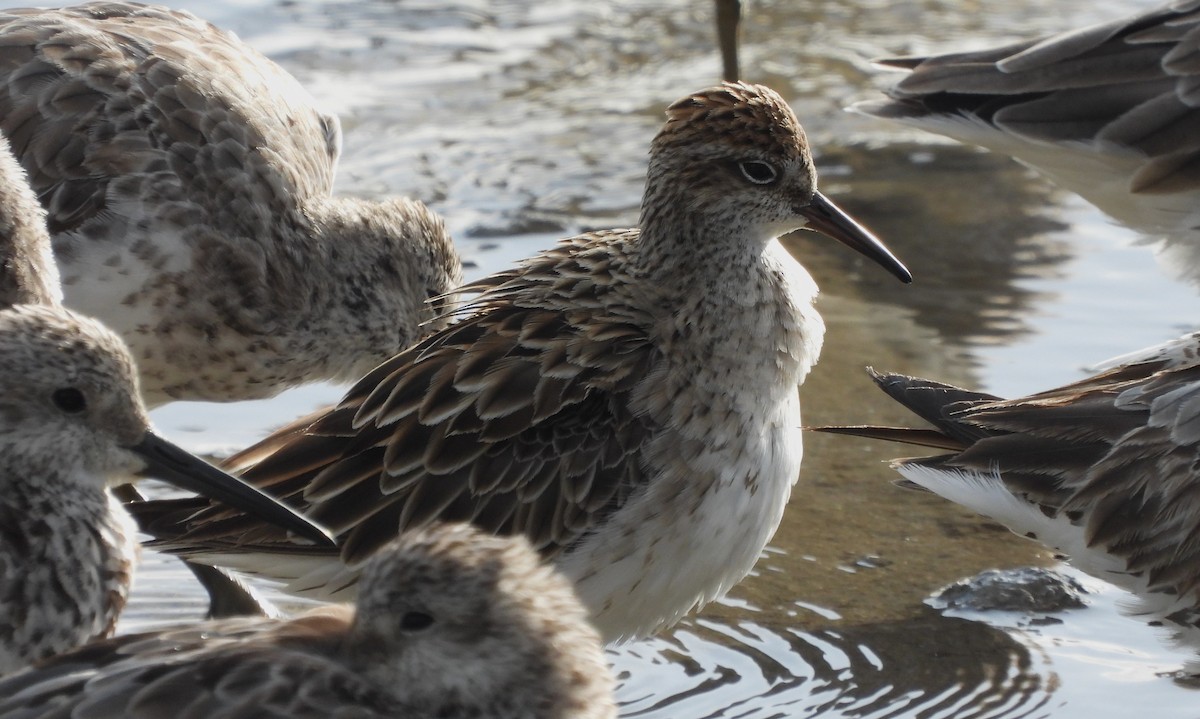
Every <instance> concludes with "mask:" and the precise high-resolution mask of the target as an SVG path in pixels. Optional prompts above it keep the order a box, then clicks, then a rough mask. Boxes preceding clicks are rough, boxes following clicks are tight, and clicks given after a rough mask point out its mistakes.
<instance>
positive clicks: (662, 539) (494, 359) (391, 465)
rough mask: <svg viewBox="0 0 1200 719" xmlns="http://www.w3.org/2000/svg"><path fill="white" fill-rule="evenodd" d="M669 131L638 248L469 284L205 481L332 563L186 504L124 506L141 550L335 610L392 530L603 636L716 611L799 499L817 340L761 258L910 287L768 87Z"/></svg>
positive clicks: (549, 258) (559, 250)
mask: <svg viewBox="0 0 1200 719" xmlns="http://www.w3.org/2000/svg"><path fill="white" fill-rule="evenodd" d="M667 115H668V121H667V123H666V125H665V126H664V128H663V130H662V131H661V132H660V133H659V135H658V137H657V138H656V139H655V141H654V143H653V145H652V149H651V157H650V169H649V174H648V179H647V185H646V193H645V197H644V200H643V211H642V217H641V222H640V227H639V228H638V229H627V230H608V231H602V232H594V233H589V234H586V235H581V236H579V237H574V238H570V239H567V240H563V241H561V242H560V243H559V244H558V245H556V246H555V247H553V248H551V249H549V250H547V251H545V252H542V253H540V254H538V255H536V256H534V257H532V258H530V259H528V260H525V261H524V262H521V263H520V264H519V265H518V266H517V267H516V268H514V269H511V270H508V271H506V272H501V273H498V274H496V275H493V276H491V277H489V278H486V279H483V280H480V281H478V282H475V283H472V284H470V285H468V286H467V287H466V288H465V290H466V291H467V292H478V293H479V295H478V297H476V298H475V299H473V300H471V301H470V302H469V303H467V304H466V305H464V306H462V307H460V308H458V310H457V311H456V312H455V316H456V319H457V321H456V322H455V323H453V324H451V325H450V326H449V327H447V328H445V329H443V330H441V331H439V332H437V333H435V334H433V335H432V336H431V337H429V338H428V339H426V340H424V341H422V342H421V343H419V344H417V345H415V346H414V347H412V348H411V349H408V350H406V351H405V352H403V353H401V354H400V355H398V356H396V357H395V358H393V359H391V360H389V361H387V362H385V363H383V364H382V365H380V366H379V367H378V368H376V369H375V370H373V371H372V372H370V373H369V374H367V375H366V376H365V377H364V378H363V379H362V380H360V381H359V382H358V384H357V385H356V386H355V387H354V388H352V389H351V390H350V392H349V393H348V394H347V395H346V396H345V398H344V399H343V400H342V401H341V402H340V403H339V404H338V406H336V407H335V408H333V409H331V410H329V411H327V412H321V413H318V414H317V415H316V416H315V417H310V418H306V419H305V420H302V421H300V422H297V423H296V424H294V425H293V426H291V427H288V428H284V429H282V430H279V431H278V432H276V433H275V434H274V435H272V436H271V437H268V438H267V439H265V440H263V441H262V442H260V443H259V444H258V445H256V446H254V447H251V448H249V449H247V450H245V451H244V452H242V453H240V454H238V455H237V456H235V457H233V458H231V459H230V460H229V461H228V463H227V464H226V466H228V467H230V468H232V469H237V470H239V471H241V472H242V473H243V476H244V477H245V478H246V479H247V480H248V481H251V482H254V483H256V484H257V485H259V486H261V487H263V488H265V489H268V490H269V491H271V492H272V493H274V494H276V495H278V496H281V497H285V498H287V499H288V500H289V501H292V502H294V503H296V505H297V506H299V507H302V508H303V509H304V511H306V512H308V513H310V515H311V516H312V517H314V518H320V521H323V522H328V523H330V525H331V526H332V527H334V529H335V531H336V532H337V533H338V534H339V537H340V539H341V540H342V552H341V554H340V556H333V555H332V554H331V553H329V552H327V551H316V552H314V551H312V550H310V549H308V548H305V547H303V546H297V545H295V544H294V543H291V542H288V541H286V540H285V539H284V538H282V537H281V536H279V535H278V534H276V533H274V532H271V531H270V530H267V529H264V528H262V527H260V526H259V525H258V524H257V523H256V522H248V521H246V520H245V518H243V517H239V516H230V515H227V514H226V513H224V512H221V511H217V510H207V511H204V512H201V513H200V514H198V515H196V514H194V512H195V510H196V509H198V508H200V507H198V506H197V505H196V504H195V503H191V502H187V501H184V502H180V503H174V504H173V503H170V502H166V503H163V502H152V503H147V504H144V505H140V506H138V507H136V508H134V511H135V512H136V514H137V516H138V517H139V519H140V521H142V522H143V525H144V526H145V527H146V528H147V529H148V530H149V531H150V532H151V533H152V534H155V535H156V536H158V537H159V538H160V539H161V540H163V541H162V542H160V546H165V547H167V548H169V549H170V550H171V551H175V552H178V553H180V554H182V555H184V556H187V557H190V558H194V559H198V560H200V561H204V562H210V563H215V564H218V565H222V566H232V567H235V568H242V569H246V570H248V571H251V572H255V573H259V574H265V575H266V576H271V577H275V578H279V579H283V580H285V581H287V582H288V586H287V589H289V590H290V591H296V592H300V593H309V594H312V595H314V596H318V597H334V598H336V597H339V596H352V594H353V591H354V581H355V578H356V576H357V573H358V567H359V566H360V563H361V561H362V560H363V558H364V557H366V556H368V555H369V554H370V553H371V552H372V551H373V550H374V549H375V548H377V547H378V546H380V545H381V544H382V543H384V542H386V541H388V540H389V539H390V538H391V537H393V536H395V534H396V533H397V532H398V531H401V530H403V529H406V528H409V527H414V526H420V525H422V524H424V523H426V522H428V521H430V520H432V519H434V518H440V519H451V520H464V521H471V522H472V523H474V524H476V525H478V526H481V527H483V528H486V529H488V530H489V531H493V532H497V533H500V534H516V533H519V534H523V535H525V536H526V537H528V538H529V539H530V540H531V541H532V542H533V544H534V546H535V547H536V548H537V549H538V550H539V551H540V552H542V553H543V554H544V555H545V556H547V557H551V558H553V559H554V560H555V561H556V563H557V565H558V566H559V568H560V569H562V570H563V571H564V572H565V573H566V574H567V576H569V577H570V578H572V579H573V580H574V581H575V582H576V583H577V586H578V587H579V591H580V594H581V596H582V597H583V599H584V602H585V603H586V604H587V605H588V607H589V608H590V609H591V611H592V613H593V617H594V619H595V621H596V622H597V625H598V626H599V628H600V629H601V632H602V634H604V636H605V637H606V638H607V639H618V638H624V637H631V636H638V635H641V634H645V633H648V632H650V631H654V630H655V629H657V628H658V627H660V626H663V625H665V624H669V623H672V622H674V621H676V620H677V619H678V618H679V617H681V616H682V615H683V614H684V613H686V612H687V611H689V610H691V609H692V608H693V607H695V606H697V605H701V604H703V603H705V602H707V601H709V600H711V599H712V598H714V597H716V596H720V595H721V594H723V593H724V592H725V591H726V590H727V589H728V588H729V587H730V586H732V584H733V583H735V582H736V581H737V580H738V579H740V578H741V577H742V576H743V575H744V574H745V573H746V572H747V571H749V569H750V567H751V566H752V565H753V563H754V561H755V559H756V558H757V556H758V553H759V551H760V550H761V549H762V547H763V545H764V544H765V542H766V541H767V540H768V539H769V538H770V536H771V534H772V533H773V532H774V529H775V527H776V526H777V525H778V523H779V520H780V517H781V514H782V511H783V505H784V503H785V501H786V499H787V496H788V494H789V492H790V487H791V485H792V483H793V482H794V481H795V480H796V477H797V474H798V470H799V459H800V442H799V436H798V428H799V400H798V398H797V396H796V386H797V385H798V384H799V383H800V382H801V381H803V379H804V377H805V375H806V374H807V372H808V369H809V367H810V366H811V365H812V363H813V362H814V361H815V360H816V357H817V354H818V352H819V349H820V343H821V337H822V335H823V331H824V325H823V324H822V323H821V320H820V318H819V316H817V314H816V312H815V311H814V310H813V308H812V305H811V303H812V299H813V296H814V295H815V293H816V287H815V285H814V284H813V283H812V280H811V278H810V277H809V276H808V274H807V273H806V272H805V271H804V269H803V268H802V267H800V266H799V265H798V264H797V263H796V262H795V261H794V260H793V259H791V258H790V257H789V256H788V255H787V254H786V252H785V251H784V250H783V249H782V247H781V246H780V245H779V244H778V243H777V242H775V241H774V239H773V238H774V237H775V236H776V235H778V234H779V233H781V232H784V231H787V230H790V229H794V228H796V227H801V226H805V225H806V224H808V225H815V226H817V227H819V228H821V229H822V230H824V231H826V232H827V233H830V234H831V236H833V237H835V238H837V239H840V240H842V241H843V242H846V243H847V244H850V245H851V246H854V247H855V248H856V249H859V250H860V251H862V252H864V253H865V254H867V255H868V256H870V257H872V258H873V259H875V260H876V261H878V262H880V263H881V264H883V265H884V266H885V267H887V268H888V269H890V270H891V271H893V272H894V273H895V274H897V275H898V276H900V277H902V278H904V279H907V278H908V275H907V271H906V270H904V268H903V266H902V265H900V264H899V262H898V261H896V260H895V258H894V257H892V256H891V255H890V253H888V252H887V250H886V249H885V248H883V246H882V245H881V244H880V243H879V242H878V240H876V239H875V238H874V237H873V236H871V235H870V234H869V233H868V232H867V231H866V230H864V229H862V228H861V226H859V225H857V224H855V223H854V222H853V221H852V220H850V219H849V218H848V217H846V216H845V215H843V214H841V213H840V211H838V210H837V209H836V207H835V206H833V205H832V203H830V202H829V201H828V200H827V199H825V198H824V197H823V196H822V195H820V193H819V192H817V191H816V189H815V186H814V184H813V183H814V181H815V173H814V171H813V166H812V159H811V155H810V153H809V150H808V147H807V141H806V139H805V138H804V135H803V132H802V131H801V130H800V127H799V124H798V123H797V122H796V120H795V117H794V115H792V113H791V110H790V109H789V108H788V107H787V105H786V103H784V102H783V100H782V99H781V98H779V96H778V95H777V94H775V93H774V92H772V91H771V90H769V89H767V88H764V87H761V86H753V85H742V84H726V85H723V86H720V87H715V88H709V89H706V90H704V91H701V92H698V93H695V94H693V95H690V96H688V97H686V98H683V99H682V100H679V101H678V102H676V103H674V104H672V105H671V106H670V107H669V108H668V111H667ZM181 534H182V535H184V536H181ZM268 557H269V559H267V558H268Z"/></svg>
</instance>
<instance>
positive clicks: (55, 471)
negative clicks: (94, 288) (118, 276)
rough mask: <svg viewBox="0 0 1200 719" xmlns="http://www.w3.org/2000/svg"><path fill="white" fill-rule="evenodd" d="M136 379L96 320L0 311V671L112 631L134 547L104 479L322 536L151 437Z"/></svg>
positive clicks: (43, 311) (32, 308)
mask: <svg viewBox="0 0 1200 719" xmlns="http://www.w3.org/2000/svg"><path fill="white" fill-rule="evenodd" d="M134 371H135V370H134V365H133V361H132V360H131V359H130V357H129V353H128V351H127V350H126V349H125V345H124V344H123V343H122V342H121V340H120V338H119V337H117V336H116V335H115V334H113V333H112V332H110V331H108V330H107V329H106V328H105V327H104V326H103V325H101V324H100V323H98V322H95V321H93V320H89V319H86V318H83V317H80V316H77V315H74V314H73V313H70V312H67V311H65V310H62V309H60V308H57V307H53V306H43V305H15V306H13V307H10V308H7V309H4V310H0V617H3V618H4V620H3V621H2V622H0V673H3V672H7V671H12V670H14V669H17V668H19V667H22V666H24V665H25V664H27V663H29V662H30V661H33V660H36V659H41V658H44V657H47V656H50V655H52V654H56V653H58V652H62V651H64V650H67V649H70V648H72V647H74V646H77V645H79V644H82V643H83V642H85V641H87V640H89V639H93V638H96V637H102V636H106V635H108V634H109V633H110V632H111V631H112V629H113V626H114V624H115V622H116V619H117V615H118V614H119V613H120V611H121V608H122V607H123V606H124V604H125V598H126V595H127V593H128V591H129V583H130V579H131V573H132V570H133V562H134V559H135V557H136V549H137V544H136V539H135V534H136V530H135V528H134V526H133V524H132V523H131V522H130V520H129V517H128V515H127V514H126V513H125V512H124V510H122V509H121V507H120V505H119V504H118V503H117V501H116V500H115V499H114V498H113V497H112V496H111V494H110V493H109V490H108V485H109V483H110V482H114V481H120V482H124V481H128V480H129V478H130V477H131V476H134V475H142V476H152V477H156V478H158V479H163V480H166V481H169V482H171V483H173V484H176V485H178V486H180V487H182V488H184V489H187V490H190V491H193V492H200V493H202V494H204V495H206V496H209V497H213V498H216V499H218V500H219V501H222V502H229V503H230V504H231V505H233V506H237V507H241V508H244V509H246V510H247V511H250V512H252V513H253V514H255V515H257V516H260V517H262V518H263V519H264V520H266V521H268V522H277V523H279V524H280V526H283V527H287V528H288V529H290V530H293V531H300V532H304V533H306V534H307V535H308V536H309V537H310V538H317V539H320V538H321V536H322V535H321V534H320V532H319V530H317V528H315V527H314V526H313V525H312V524H311V523H309V522H307V521H305V520H303V519H302V518H300V517H299V516H298V515H296V514H294V513H293V512H292V511H291V510H289V509H287V508H285V507H283V506H282V505H279V504H276V503H275V502H274V500H272V499H270V498H269V497H267V496H266V495H264V494H262V493H260V492H259V491H258V490H256V489H254V488H252V487H250V486H247V485H245V484H243V483H242V482H241V481H239V480H237V479H235V478H233V477H230V476H228V475H226V474H224V473H223V472H221V471H219V470H218V469H216V468H215V467H213V466H211V465H209V464H207V463H205V462H204V461H202V460H200V459H197V458H195V457H193V456H191V455H190V454H187V453H186V452H184V451H183V450H181V449H179V448H177V447H176V446H174V445H172V444H170V443H169V442H167V441H166V440H163V439H161V438H159V437H158V436H157V435H156V434H154V432H152V431H151V430H150V427H149V423H148V420H147V418H146V413H145V408H144V407H143V406H142V403H141V400H140V399H139V398H138V395H137V380H136V377H135V376H134Z"/></svg>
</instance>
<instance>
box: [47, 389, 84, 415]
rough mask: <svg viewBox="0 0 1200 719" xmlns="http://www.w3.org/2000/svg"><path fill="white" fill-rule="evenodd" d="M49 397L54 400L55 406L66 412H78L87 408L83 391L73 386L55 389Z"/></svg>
mask: <svg viewBox="0 0 1200 719" xmlns="http://www.w3.org/2000/svg"><path fill="white" fill-rule="evenodd" d="M50 399H51V400H53V401H54V406H55V407H58V408H59V409H61V410H62V411H64V412H66V413H67V414H78V413H80V412H82V411H83V410H85V409H87V399H86V398H85V397H84V396H83V392H80V391H79V390H78V389H75V388H74V387H63V388H62V389H56V390H54V394H53V395H51V397H50Z"/></svg>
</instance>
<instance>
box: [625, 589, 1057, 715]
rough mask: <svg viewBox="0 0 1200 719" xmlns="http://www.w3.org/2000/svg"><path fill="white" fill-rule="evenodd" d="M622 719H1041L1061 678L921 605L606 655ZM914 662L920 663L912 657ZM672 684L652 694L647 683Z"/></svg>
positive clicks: (699, 626) (1022, 650) (979, 628)
mask: <svg viewBox="0 0 1200 719" xmlns="http://www.w3.org/2000/svg"><path fill="white" fill-rule="evenodd" d="M610 654H611V655H614V659H613V661H614V663H615V665H616V666H617V667H620V668H621V669H622V670H623V671H622V672H621V674H622V675H624V678H623V680H622V681H620V682H619V684H618V688H617V697H618V699H619V700H620V702H621V714H622V716H638V717H647V719H666V718H667V717H670V718H672V719H674V718H675V717H714V718H715V717H732V716H740V715H742V714H744V713H745V708H746V707H748V706H751V707H754V710H755V711H754V712H753V716H763V717H767V716H780V717H783V716H786V717H822V718H830V719H833V718H835V717H845V718H849V717H897V718H898V717H955V719H984V718H985V717H987V718H989V719H1003V718H1004V717H1009V718H1012V719H1015V718H1016V717H1039V716H1044V711H1043V712H1042V713H1039V709H1044V708H1045V707H1046V706H1048V705H1050V702H1052V701H1053V700H1054V694H1055V692H1056V691H1057V690H1058V689H1059V684H1060V682H1059V681H1058V680H1057V678H1056V677H1054V676H1053V671H1054V667H1053V666H1049V662H1048V661H1047V657H1046V656H1045V655H1044V654H1043V653H1041V652H1031V651H1030V648H1029V646H1027V645H1026V644H1024V643H1023V640H1022V638H1021V636H1020V635H1019V634H1016V635H1013V634H1010V633H1009V632H1007V631H1005V630H1004V629H1000V628H997V627H993V626H989V625H988V624H986V623H984V622H979V621H971V620H967V619H960V618H957V617H948V616H943V615H940V614H938V613H936V612H935V611H934V610H932V609H929V608H927V607H921V608H918V609H917V613H916V616H914V617H911V618H906V619H900V620H894V621H886V622H871V623H865V624H857V623H852V622H841V621H838V622H835V623H834V625H833V626H832V627H829V628H821V629H802V628H801V627H798V626H795V625H794V624H793V622H792V621H788V620H783V621H778V622H775V621H770V622H763V623H758V622H754V621H738V622H737V623H735V624H732V625H728V626H727V625H723V624H720V623H718V622H714V621H701V622H693V623H690V624H687V625H685V626H683V627H680V628H678V629H676V630H675V631H674V632H672V634H671V636H670V637H655V638H652V639H648V640H645V641H642V642H638V643H637V644H635V645H632V646H630V647H628V648H626V647H620V648H617V649H615V650H610ZM914 657H920V661H914V660H913V658H914ZM664 686H665V687H671V688H672V691H671V695H670V696H665V697H664V696H663V694H662V692H661V690H660V691H654V690H653V688H660V687H664Z"/></svg>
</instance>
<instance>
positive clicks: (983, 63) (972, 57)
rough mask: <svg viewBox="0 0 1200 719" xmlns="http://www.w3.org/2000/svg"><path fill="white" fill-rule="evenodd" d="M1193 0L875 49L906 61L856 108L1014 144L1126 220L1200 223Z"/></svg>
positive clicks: (983, 141)
mask: <svg viewBox="0 0 1200 719" xmlns="http://www.w3.org/2000/svg"><path fill="white" fill-rule="evenodd" d="M1198 24H1200V2H1196V0H1175V1H1173V2H1170V3H1167V4H1165V5H1163V6H1161V7H1158V8H1155V9H1152V10H1148V11H1143V12H1140V13H1137V14H1135V15H1132V16H1129V17H1125V18H1122V19H1119V20H1116V21H1113V22H1107V23H1103V24H1100V25H1094V26H1091V27H1086V28H1083V29H1079V30H1074V31H1071V32H1065V33H1063V34H1060V35H1054V36H1050V37H1043V38H1038V39H1034V40H1028V41H1025V42H1019V43H1015V44H1012V45H1006V46H1003V47H997V48H991V49H987V50H980V51H975V52H962V53H953V54H947V55H938V56H933V57H908V58H893V59H888V60H882V61H881V62H882V63H883V64H884V65H888V66H891V67H895V68H901V69H904V70H909V71H910V73H909V74H908V75H907V76H906V77H904V78H903V79H902V80H901V81H900V82H898V83H897V84H896V85H895V86H894V87H892V88H891V89H889V90H888V94H889V95H890V96H891V99H890V100H882V101H871V102H864V103H860V104H857V105H855V106H854V108H853V109H855V110H859V111H862V112H865V113H867V114H870V115H874V116H877V117H882V118H886V119H889V120H896V121H898V122H902V123H905V124H909V125H913V126H915V127H919V128H921V129H923V130H929V131H931V132H936V133H939V134H943V135H948V136H950V137H953V138H955V139H957V140H961V141H964V142H968V143H972V144H977V145H982V146H983V147H986V148H989V149H991V150H995V151H997V152H1002V153H1004V154H1008V155H1012V156H1013V157H1016V158H1017V159H1019V160H1021V161H1022V162H1024V163H1026V164H1028V165H1030V166H1032V167H1034V168H1035V169H1037V170H1039V171H1041V172H1042V173H1044V174H1045V175H1047V176H1048V177H1050V179H1052V180H1053V181H1055V182H1057V183H1058V184H1060V185H1062V186H1063V187H1065V188H1067V189H1069V190H1071V191H1072V192H1075V193H1077V194H1079V195H1081V196H1083V197H1084V199H1086V200H1088V201H1089V202H1091V203H1093V204H1095V205H1096V206H1097V207H1099V208H1100V209H1101V210H1103V211H1105V212H1106V213H1108V214H1109V215H1111V216H1112V217H1114V218H1115V219H1117V220H1118V221H1120V222H1121V223H1123V224H1125V225H1128V226H1130V227H1133V228H1136V229H1139V230H1142V231H1144V232H1150V233H1152V234H1163V233H1166V234H1167V235H1171V236H1175V235H1178V234H1180V233H1195V231H1196V229H1197V228H1198V227H1200V132H1198V131H1197V130H1196V128H1197V127H1200V110H1198V109H1197V105H1198V104H1200V103H1198V102H1197V96H1196V90H1195V88H1196V82H1197V79H1200V69H1198V67H1197V65H1196V63H1194V62H1192V58H1193V57H1194V55H1195V54H1196V52H1197V51H1198V50H1200V34H1198V33H1197V32H1195V29H1196V27H1197V25H1198Z"/></svg>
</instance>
